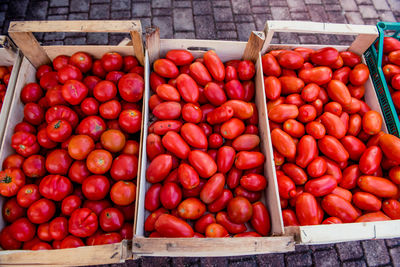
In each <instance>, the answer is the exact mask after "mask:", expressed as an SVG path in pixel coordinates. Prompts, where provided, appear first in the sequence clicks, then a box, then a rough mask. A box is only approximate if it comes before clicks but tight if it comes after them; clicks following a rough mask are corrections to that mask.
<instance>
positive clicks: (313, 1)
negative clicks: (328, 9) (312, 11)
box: [304, 0, 322, 5]
mask: <svg viewBox="0 0 400 267" xmlns="http://www.w3.org/2000/svg"><path fill="white" fill-rule="evenodd" d="M304 2H305V3H306V4H307V5H318V4H322V1H321V0H305V1H304Z"/></svg>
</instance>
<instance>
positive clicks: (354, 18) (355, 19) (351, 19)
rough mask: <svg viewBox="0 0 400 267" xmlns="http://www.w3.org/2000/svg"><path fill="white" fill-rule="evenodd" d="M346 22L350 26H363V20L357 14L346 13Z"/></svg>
mask: <svg viewBox="0 0 400 267" xmlns="http://www.w3.org/2000/svg"><path fill="white" fill-rule="evenodd" d="M345 16H346V19H347V22H348V23H350V24H364V20H363V19H362V17H361V14H360V13H359V12H346V14H345Z"/></svg>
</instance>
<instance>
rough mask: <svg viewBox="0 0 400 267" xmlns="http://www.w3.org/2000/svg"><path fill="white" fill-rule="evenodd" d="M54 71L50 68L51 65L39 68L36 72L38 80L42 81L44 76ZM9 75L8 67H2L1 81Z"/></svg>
mask: <svg viewBox="0 0 400 267" xmlns="http://www.w3.org/2000/svg"><path fill="white" fill-rule="evenodd" d="M50 71H53V69H52V67H50V66H49V65H42V66H40V67H39V68H37V71H36V78H37V79H40V78H42V76H43V75H44V74H45V73H47V72H50ZM7 73H8V70H7V68H6V67H1V69H0V77H1V79H4V76H5V75H6V74H7Z"/></svg>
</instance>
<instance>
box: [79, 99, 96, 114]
mask: <svg viewBox="0 0 400 267" xmlns="http://www.w3.org/2000/svg"><path fill="white" fill-rule="evenodd" d="M81 110H82V112H83V113H84V114H85V115H86V116H90V115H97V113H99V102H98V101H97V100H96V99H95V98H94V97H88V98H85V99H84V100H83V101H82V102H81Z"/></svg>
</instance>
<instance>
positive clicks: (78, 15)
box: [68, 13, 89, 20]
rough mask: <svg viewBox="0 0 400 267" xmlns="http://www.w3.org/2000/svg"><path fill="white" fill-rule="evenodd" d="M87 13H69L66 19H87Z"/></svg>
mask: <svg viewBox="0 0 400 267" xmlns="http://www.w3.org/2000/svg"><path fill="white" fill-rule="evenodd" d="M88 17H89V15H88V13H70V14H69V15H68V19H70V20H82V19H88Z"/></svg>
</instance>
